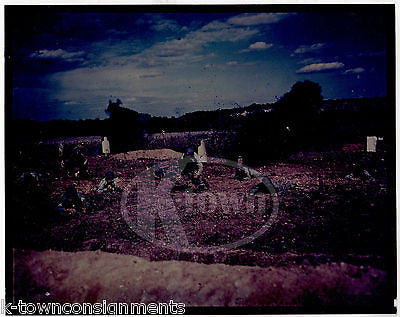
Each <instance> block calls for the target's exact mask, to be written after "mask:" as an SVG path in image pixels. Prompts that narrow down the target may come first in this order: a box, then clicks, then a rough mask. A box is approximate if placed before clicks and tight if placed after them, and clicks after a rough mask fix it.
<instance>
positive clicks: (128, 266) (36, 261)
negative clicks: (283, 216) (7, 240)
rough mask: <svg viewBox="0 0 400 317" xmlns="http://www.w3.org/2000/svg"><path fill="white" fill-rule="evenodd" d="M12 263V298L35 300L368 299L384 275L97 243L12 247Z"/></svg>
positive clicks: (217, 302)
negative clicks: (154, 253) (145, 253)
mask: <svg viewBox="0 0 400 317" xmlns="http://www.w3.org/2000/svg"><path fill="white" fill-rule="evenodd" d="M14 268H15V274H16V279H18V280H19V283H18V284H17V285H19V287H20V289H16V290H15V291H16V294H15V295H16V298H19V297H20V296H21V295H22V297H23V298H24V297H25V298H29V299H30V300H37V301H40V300H41V299H43V297H44V296H45V295H44V294H47V295H46V296H47V298H46V300H50V301H61V302H78V303H79V302H101V301H102V300H103V299H105V300H107V301H108V302H128V303H129V302H142V303H150V302H169V300H171V299H173V300H174V301H177V302H182V303H185V305H186V306H307V305H311V304H312V305H315V304H317V305H318V304H320V305H337V304H338V305H346V306H357V305H367V306H368V305H371V304H373V303H374V301H375V300H376V296H377V293H378V292H379V288H380V287H381V286H382V285H383V284H384V283H385V282H386V273H385V272H384V271H382V270H378V269H375V268H372V267H370V266H366V267H361V268H360V267H357V266H354V265H351V264H346V263H344V262H341V263H331V264H322V265H318V266H311V265H306V266H293V267H290V268H289V267H278V268H276V267H266V268H259V267H246V266H228V265H224V264H211V265H206V264H199V263H191V262H185V261H168V262H150V261H147V260H145V259H142V258H139V257H135V256H128V255H120V254H110V253H105V252H101V251H95V252H93V251H92V252H76V253H68V252H59V251H44V252H37V251H17V250H16V251H15V252H14ZM23 279H25V282H24V283H22V280H23ZM28 285H29V286H30V287H28ZM21 292H22V293H24V292H25V294H21ZM26 292H29V294H28V293H26Z"/></svg>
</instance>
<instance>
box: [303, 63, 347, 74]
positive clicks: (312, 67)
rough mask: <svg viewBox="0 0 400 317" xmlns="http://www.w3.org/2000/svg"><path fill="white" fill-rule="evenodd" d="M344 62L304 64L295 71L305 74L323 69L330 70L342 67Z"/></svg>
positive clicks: (323, 70)
mask: <svg viewBox="0 0 400 317" xmlns="http://www.w3.org/2000/svg"><path fill="white" fill-rule="evenodd" d="M343 67H344V64H343V63H340V62H332V63H317V64H310V65H307V66H304V67H302V68H300V69H298V70H297V71H296V73H297V74H305V73H318V72H325V71H332V70H336V69H340V68H343Z"/></svg>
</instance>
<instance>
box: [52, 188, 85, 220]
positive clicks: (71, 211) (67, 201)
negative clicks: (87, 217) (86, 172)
mask: <svg viewBox="0 0 400 317" xmlns="http://www.w3.org/2000/svg"><path fill="white" fill-rule="evenodd" d="M87 207H88V205H87V202H86V200H85V197H84V196H83V195H82V194H80V193H78V192H77V190H76V188H75V187H74V186H69V187H68V188H67V190H66V192H65V194H64V195H63V196H62V199H61V202H60V203H59V204H58V206H57V208H56V209H57V211H58V212H60V213H64V214H67V215H75V214H77V213H86V211H87Z"/></svg>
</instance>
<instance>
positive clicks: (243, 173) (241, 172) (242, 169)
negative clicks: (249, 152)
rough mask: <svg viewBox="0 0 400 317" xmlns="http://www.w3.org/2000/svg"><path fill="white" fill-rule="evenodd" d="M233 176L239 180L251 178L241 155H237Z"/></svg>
mask: <svg viewBox="0 0 400 317" xmlns="http://www.w3.org/2000/svg"><path fill="white" fill-rule="evenodd" d="M233 178H234V179H237V180H240V181H243V180H245V179H250V178H251V174H250V170H249V168H248V167H246V166H243V157H242V156H241V155H239V156H238V160H237V165H236V169H235V176H234V177H233Z"/></svg>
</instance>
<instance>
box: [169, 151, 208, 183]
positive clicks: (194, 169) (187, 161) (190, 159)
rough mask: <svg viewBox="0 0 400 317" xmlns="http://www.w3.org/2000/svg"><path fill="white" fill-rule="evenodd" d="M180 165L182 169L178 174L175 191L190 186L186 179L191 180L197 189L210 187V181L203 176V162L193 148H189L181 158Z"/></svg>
mask: <svg viewBox="0 0 400 317" xmlns="http://www.w3.org/2000/svg"><path fill="white" fill-rule="evenodd" d="M179 166H180V169H181V173H180V175H178V177H177V179H176V182H175V186H174V188H173V189H172V190H173V191H176V190H179V189H188V188H189V187H190V186H189V185H188V184H187V182H186V180H188V181H190V184H191V185H192V187H194V188H193V189H194V190H195V191H200V190H204V189H208V188H209V186H208V183H207V182H206V180H205V179H204V178H203V177H202V172H203V164H202V163H201V161H200V160H199V159H198V156H197V154H196V153H195V152H194V151H193V149H191V148H189V149H188V150H187V152H186V153H185V155H184V156H183V157H182V158H181V159H180V161H179Z"/></svg>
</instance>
